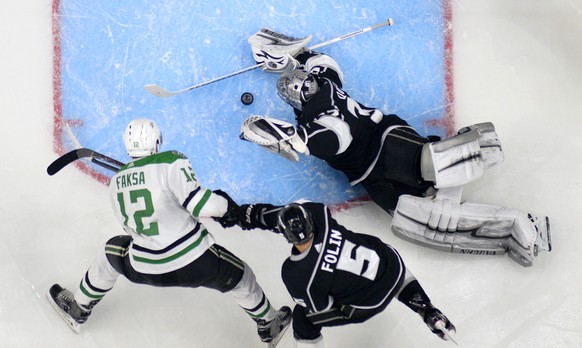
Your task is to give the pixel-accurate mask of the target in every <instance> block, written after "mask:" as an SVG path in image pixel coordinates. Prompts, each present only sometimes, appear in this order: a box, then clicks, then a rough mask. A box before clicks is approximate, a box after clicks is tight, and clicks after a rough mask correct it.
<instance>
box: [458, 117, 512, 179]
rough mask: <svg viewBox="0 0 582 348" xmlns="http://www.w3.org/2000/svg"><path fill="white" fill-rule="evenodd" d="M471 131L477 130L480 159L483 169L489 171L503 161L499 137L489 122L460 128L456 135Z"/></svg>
mask: <svg viewBox="0 0 582 348" xmlns="http://www.w3.org/2000/svg"><path fill="white" fill-rule="evenodd" d="M473 129H478V130H479V133H480V136H479V146H480V147H481V159H482V160H483V164H484V165H485V169H489V168H491V167H493V166H495V165H497V164H499V163H501V162H503V160H504V155H503V148H502V147H501V141H499V136H498V135H497V132H495V126H494V125H493V123H491V122H485V123H478V124H474V125H472V126H469V127H464V128H461V129H460V130H459V132H458V134H463V133H467V132H470V131H471V130H473Z"/></svg>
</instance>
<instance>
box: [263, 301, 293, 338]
mask: <svg viewBox="0 0 582 348" xmlns="http://www.w3.org/2000/svg"><path fill="white" fill-rule="evenodd" d="M291 318H292V317H291V309H290V308H289V307H287V306H284V307H281V309H279V311H277V314H276V316H275V318H273V320H271V321H265V320H264V319H259V320H257V329H258V333H259V337H260V338H261V341H263V342H265V343H267V347H269V348H274V347H276V346H277V344H278V343H279V341H280V340H281V338H282V337H283V335H284V334H285V331H287V328H288V327H289V324H291Z"/></svg>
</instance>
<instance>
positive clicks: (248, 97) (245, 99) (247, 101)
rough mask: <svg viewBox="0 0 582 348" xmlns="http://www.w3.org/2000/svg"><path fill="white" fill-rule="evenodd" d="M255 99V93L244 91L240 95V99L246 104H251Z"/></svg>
mask: <svg viewBox="0 0 582 348" xmlns="http://www.w3.org/2000/svg"><path fill="white" fill-rule="evenodd" d="M253 100H255V97H253V95H252V94H250V93H249V92H244V93H243V94H242V95H241V96H240V101H241V102H242V103H243V104H245V105H251V104H252V103H253Z"/></svg>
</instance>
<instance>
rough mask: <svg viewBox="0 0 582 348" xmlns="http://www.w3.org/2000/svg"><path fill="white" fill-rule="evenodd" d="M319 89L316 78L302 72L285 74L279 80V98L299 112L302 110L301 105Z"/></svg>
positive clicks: (295, 71)
mask: <svg viewBox="0 0 582 348" xmlns="http://www.w3.org/2000/svg"><path fill="white" fill-rule="evenodd" d="M318 89H319V86H318V85H317V81H316V80H315V77H313V75H311V74H309V73H306V72H305V71H302V70H293V71H291V72H287V73H283V74H281V76H280V77H279V80H277V94H278V95H279V97H281V98H282V99H283V100H284V101H285V102H287V103H288V104H289V105H291V106H292V107H294V108H295V109H298V110H302V106H301V104H302V103H303V102H306V101H308V100H309V99H311V97H313V95H315V93H317V91H318Z"/></svg>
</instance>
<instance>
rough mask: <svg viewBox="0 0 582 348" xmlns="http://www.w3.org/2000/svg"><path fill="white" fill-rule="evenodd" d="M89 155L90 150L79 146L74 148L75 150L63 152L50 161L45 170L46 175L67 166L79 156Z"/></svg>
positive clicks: (53, 173)
mask: <svg viewBox="0 0 582 348" xmlns="http://www.w3.org/2000/svg"><path fill="white" fill-rule="evenodd" d="M90 156H91V150H89V149H85V148H80V149H76V150H73V151H70V152H67V153H66V154H64V155H62V156H61V157H59V158H57V159H56V160H54V161H53V163H51V164H50V165H49V166H48V167H47V169H46V172H47V173H48V175H51V176H52V175H55V174H56V173H58V172H59V171H60V170H61V169H63V168H65V167H66V166H68V165H69V164H71V163H72V162H74V161H76V160H78V159H79V158H83V157H90Z"/></svg>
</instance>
